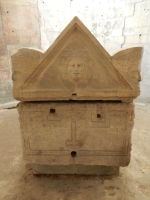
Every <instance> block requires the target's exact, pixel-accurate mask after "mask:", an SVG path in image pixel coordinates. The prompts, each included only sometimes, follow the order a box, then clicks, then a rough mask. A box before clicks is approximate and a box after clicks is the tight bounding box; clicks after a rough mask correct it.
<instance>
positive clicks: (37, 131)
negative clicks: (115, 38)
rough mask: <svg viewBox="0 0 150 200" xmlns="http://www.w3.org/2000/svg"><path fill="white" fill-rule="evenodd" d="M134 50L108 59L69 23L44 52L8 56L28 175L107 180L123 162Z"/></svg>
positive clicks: (136, 61)
mask: <svg viewBox="0 0 150 200" xmlns="http://www.w3.org/2000/svg"><path fill="white" fill-rule="evenodd" d="M141 55H142V48H141V47H134V48H130V49H126V50H122V51H120V52H118V53H116V54H115V55H113V56H110V55H109V54H108V53H107V51H106V50H105V49H104V48H103V47H102V46H101V44H100V43H99V42H98V41H97V40H96V39H95V38H94V36H93V35H92V34H91V33H90V32H89V30H88V29H87V28H86V27H85V26H84V25H83V24H82V22H81V21H80V20H79V19H78V18H77V17H75V18H74V19H73V20H72V21H71V22H70V24H69V25H68V26H67V27H66V28H65V29H64V31H63V32H62V33H61V34H60V36H59V37H58V38H57V39H56V41H55V42H54V43H53V45H52V46H51V47H50V48H49V49H48V50H47V51H46V52H45V53H43V52H41V51H39V50H35V49H27V48H23V49H20V50H19V51H18V52H17V53H16V54H15V55H13V56H12V71H13V75H12V79H13V94H14V97H15V98H16V99H17V100H20V101H22V102H21V103H19V105H18V112H19V119H20V127H21V136H22V146H23V154H24V158H25V159H26V160H28V162H30V163H32V164H33V171H34V173H49V174H53V173H56V174H63V173H65V174H67V173H68V174H69V173H77V174H105V173H106V174H114V173H116V172H117V171H118V168H119V167H120V166H127V165H128V164H129V162H130V151H131V132H132V127H133V123H134V122H133V120H134V105H133V103H132V102H133V99H135V98H136V97H137V96H138V95H139V93H140V90H139V81H140V69H139V66H140V61H141Z"/></svg>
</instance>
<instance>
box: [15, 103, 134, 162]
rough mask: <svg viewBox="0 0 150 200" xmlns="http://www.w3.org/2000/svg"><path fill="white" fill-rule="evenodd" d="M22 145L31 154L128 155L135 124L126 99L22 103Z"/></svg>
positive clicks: (20, 112)
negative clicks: (118, 101) (120, 100)
mask: <svg viewBox="0 0 150 200" xmlns="http://www.w3.org/2000/svg"><path fill="white" fill-rule="evenodd" d="M18 111H19V116H20V123H21V132H22V138H23V146H24V151H25V154H26V155H27V157H28V156H34V155H37V156H41V155H43V156H47V158H48V157H51V156H65V157H66V156H67V157H71V152H72V151H75V152H76V153H77V158H79V157H80V156H81V157H84V156H86V159H88V157H87V156H98V157H101V156H106V157H107V156H126V155H128V153H129V150H130V147H129V146H128V145H129V143H130V134H131V129H132V126H133V105H132V104H127V103H101V102H91V103H90V102H87V103H75V102H72V103H70V102H69V103H68V102H63V103H62V102H59V103H57V102H51V103H20V104H19V106H18Z"/></svg>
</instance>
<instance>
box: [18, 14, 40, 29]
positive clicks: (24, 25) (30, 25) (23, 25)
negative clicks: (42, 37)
mask: <svg viewBox="0 0 150 200" xmlns="http://www.w3.org/2000/svg"><path fill="white" fill-rule="evenodd" d="M19 26H20V29H22V30H30V29H32V30H38V29H39V21H38V19H37V18H31V19H30V20H29V18H28V17H20V18H19Z"/></svg>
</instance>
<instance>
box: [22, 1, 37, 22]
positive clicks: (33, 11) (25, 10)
mask: <svg viewBox="0 0 150 200" xmlns="http://www.w3.org/2000/svg"><path fill="white" fill-rule="evenodd" d="M18 16H19V17H26V18H28V20H29V21H30V19H32V18H36V19H38V18H39V14H38V9H37V7H32V6H24V5H23V6H18Z"/></svg>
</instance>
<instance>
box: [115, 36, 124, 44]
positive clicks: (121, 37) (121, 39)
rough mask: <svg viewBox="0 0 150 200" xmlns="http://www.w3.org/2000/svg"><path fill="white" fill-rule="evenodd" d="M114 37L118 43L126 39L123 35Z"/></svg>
mask: <svg viewBox="0 0 150 200" xmlns="http://www.w3.org/2000/svg"><path fill="white" fill-rule="evenodd" d="M113 38H114V42H115V43H117V44H122V43H124V41H125V37H123V36H118V37H113Z"/></svg>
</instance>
